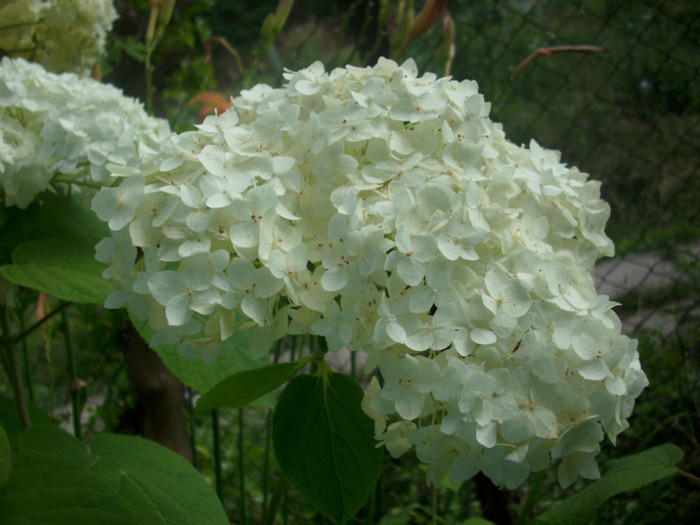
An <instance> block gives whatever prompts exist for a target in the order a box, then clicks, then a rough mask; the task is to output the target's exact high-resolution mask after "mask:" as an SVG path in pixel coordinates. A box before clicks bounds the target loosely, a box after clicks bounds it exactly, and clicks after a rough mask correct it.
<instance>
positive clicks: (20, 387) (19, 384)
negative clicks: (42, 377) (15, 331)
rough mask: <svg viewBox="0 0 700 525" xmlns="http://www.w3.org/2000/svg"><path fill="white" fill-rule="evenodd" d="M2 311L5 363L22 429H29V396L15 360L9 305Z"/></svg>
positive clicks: (1, 324)
mask: <svg viewBox="0 0 700 525" xmlns="http://www.w3.org/2000/svg"><path fill="white" fill-rule="evenodd" d="M2 310H3V311H2V315H0V328H2V334H1V337H2V351H3V353H4V354H5V361H6V362H7V363H8V372H9V374H8V375H9V376H10V381H11V382H12V388H13V389H14V391H15V401H16V403H17V412H18V413H19V420H20V422H21V423H22V428H28V427H29V426H31V424H32V419H31V417H30V416H29V405H28V403H27V394H26V392H25V390H24V384H23V381H22V370H21V369H20V365H19V361H17V359H16V358H15V352H14V350H13V348H12V347H13V346H14V345H13V344H12V337H11V335H10V308H9V307H8V306H7V305H3V309H2Z"/></svg>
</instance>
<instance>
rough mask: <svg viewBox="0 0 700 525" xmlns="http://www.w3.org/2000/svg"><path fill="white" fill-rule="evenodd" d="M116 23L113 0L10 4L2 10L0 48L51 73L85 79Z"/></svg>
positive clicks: (18, 1)
mask: <svg viewBox="0 0 700 525" xmlns="http://www.w3.org/2000/svg"><path fill="white" fill-rule="evenodd" d="M116 18H117V12H116V10H115V9H114V4H113V2H112V0H48V1H46V2H37V1H33V0H11V1H10V2H9V3H8V5H6V6H4V7H3V8H2V9H1V10H0V20H2V22H0V49H1V50H3V51H4V52H5V53H8V54H9V55H10V56H19V57H24V58H27V59H31V60H33V61H36V62H39V63H40V64H42V65H43V66H44V67H45V68H46V69H48V70H49V71H53V72H56V73H63V72H73V73H77V74H79V75H81V76H87V75H89V74H90V72H91V71H92V68H93V67H94V66H95V64H96V63H97V61H98V59H99V57H100V55H101V54H102V52H103V51H104V47H105V41H106V38H107V33H108V32H109V31H110V30H111V29H112V22H114V20H116ZM3 26H9V29H3Z"/></svg>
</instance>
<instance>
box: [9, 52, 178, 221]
mask: <svg viewBox="0 0 700 525" xmlns="http://www.w3.org/2000/svg"><path fill="white" fill-rule="evenodd" d="M169 134H170V128H169V126H168V123H167V122H166V121H165V120H163V119H156V118H153V117H150V116H149V115H147V114H146V112H145V111H144V109H143V107H142V105H141V103H140V102H138V101H137V100H135V99H132V98H129V97H126V96H124V94H123V93H122V91H121V90H119V89H117V88H115V87H114V86H111V85H107V84H101V83H100V82H97V81H95V80H92V79H89V78H79V77H78V76H76V75H74V74H72V73H64V74H62V75H56V74H53V73H48V72H47V71H46V70H45V69H44V68H42V67H41V66H40V65H39V64H34V63H29V62H27V61H25V60H24V59H21V58H15V59H10V58H7V57H5V58H3V59H2V61H0V196H2V194H4V201H5V205H7V206H18V207H20V208H26V207H27V206H28V205H29V204H30V203H31V202H32V201H33V200H34V198H35V197H36V195H37V194H38V193H40V192H42V191H44V190H46V189H47V187H48V186H49V184H51V182H52V181H54V180H56V179H55V178H56V177H60V179H61V180H62V181H64V182H71V181H76V182H77V181H85V180H90V179H91V180H92V181H95V182H101V183H102V182H109V181H110V176H109V172H108V171H107V168H106V165H107V164H109V163H113V164H117V165H123V166H135V165H138V164H140V163H141V162H142V161H143V160H144V159H145V157H146V156H148V155H149V154H152V153H154V152H155V148H157V147H159V146H160V144H162V143H163V142H164V141H165V140H166V138H167V136H168V135H169Z"/></svg>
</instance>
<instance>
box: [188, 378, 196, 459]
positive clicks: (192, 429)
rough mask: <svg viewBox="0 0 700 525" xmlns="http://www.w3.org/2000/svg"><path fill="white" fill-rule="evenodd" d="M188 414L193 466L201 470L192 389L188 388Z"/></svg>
mask: <svg viewBox="0 0 700 525" xmlns="http://www.w3.org/2000/svg"><path fill="white" fill-rule="evenodd" d="M187 413H188V416H189V417H188V420H189V423H190V448H191V449H192V466H193V467H194V468H196V469H197V470H199V455H198V454H197V440H196V439H195V436H196V432H197V427H196V425H195V421H194V407H193V406H192V389H191V388H190V387H187Z"/></svg>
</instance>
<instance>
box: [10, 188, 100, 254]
mask: <svg viewBox="0 0 700 525" xmlns="http://www.w3.org/2000/svg"><path fill="white" fill-rule="evenodd" d="M6 213H7V215H8V216H7V218H6V220H5V221H0V223H2V229H1V230H0V245H1V246H2V247H3V248H4V250H7V251H8V252H11V251H12V250H14V249H15V248H16V247H17V246H18V245H19V244H21V243H23V242H27V241H33V240H37V239H46V238H59V237H60V238H64V239H73V240H76V241H81V242H83V243H86V244H90V245H92V246H94V245H95V244H97V243H98V242H99V241H100V240H102V239H104V238H106V237H109V235H110V234H109V228H108V227H107V225H106V224H105V223H104V222H102V221H101V220H100V219H99V218H98V217H97V215H95V213H94V212H93V211H92V209H90V203H89V202H88V201H87V200H86V199H85V197H84V196H82V195H68V196H67V195H54V194H51V193H44V194H42V195H41V197H40V199H39V200H37V201H35V202H33V203H32V204H31V205H30V206H29V207H28V208H27V209H25V210H20V209H18V208H7V209H6ZM3 262H8V261H7V260H6V259H5V260H3Z"/></svg>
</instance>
